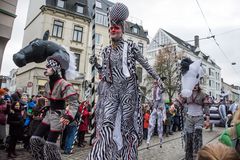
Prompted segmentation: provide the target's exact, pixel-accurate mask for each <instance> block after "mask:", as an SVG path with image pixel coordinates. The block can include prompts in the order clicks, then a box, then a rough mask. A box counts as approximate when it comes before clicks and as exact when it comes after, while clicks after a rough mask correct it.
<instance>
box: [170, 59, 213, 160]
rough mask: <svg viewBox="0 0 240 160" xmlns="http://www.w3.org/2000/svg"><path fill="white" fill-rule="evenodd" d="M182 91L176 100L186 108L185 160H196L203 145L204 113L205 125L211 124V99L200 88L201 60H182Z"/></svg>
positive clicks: (176, 103)
mask: <svg viewBox="0 0 240 160" xmlns="http://www.w3.org/2000/svg"><path fill="white" fill-rule="evenodd" d="M181 66H182V68H181V70H182V91H181V93H180V95H179V97H177V99H176V100H175V101H174V105H175V106H176V107H178V108H181V107H183V108H184V110H186V116H185V120H184V133H185V143H186V144H185V145H186V146H185V160H195V159H196V156H197V152H198V151H199V150H200V148H201V147H202V143H203V142H202V129H203V127H204V114H205V115H206V121H205V127H208V126H209V115H210V113H209V105H210V103H209V99H208V95H207V94H206V93H204V92H203V91H202V90H201V88H200V84H199V81H200V78H201V77H203V69H202V67H201V61H200V60H197V61H195V62H193V61H192V60H191V59H190V58H185V59H183V60H182V62H181Z"/></svg>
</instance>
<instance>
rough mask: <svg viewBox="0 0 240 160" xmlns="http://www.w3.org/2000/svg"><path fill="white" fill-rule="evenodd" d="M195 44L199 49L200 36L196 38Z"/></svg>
mask: <svg viewBox="0 0 240 160" xmlns="http://www.w3.org/2000/svg"><path fill="white" fill-rule="evenodd" d="M194 43H195V47H196V48H197V47H199V36H198V35H196V36H194Z"/></svg>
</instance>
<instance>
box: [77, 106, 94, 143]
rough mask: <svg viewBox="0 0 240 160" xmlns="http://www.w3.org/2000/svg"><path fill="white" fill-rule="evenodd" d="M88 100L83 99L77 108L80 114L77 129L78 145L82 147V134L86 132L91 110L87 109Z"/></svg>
mask: <svg viewBox="0 0 240 160" xmlns="http://www.w3.org/2000/svg"><path fill="white" fill-rule="evenodd" d="M88 106H89V102H88V101H83V102H82V103H81V104H80V106H79V108H78V112H79V114H80V126H79V130H78V146H79V147H84V144H83V142H84V136H85V134H86V133H87V132H88V125H89V116H90V115H91V112H89V111H88Z"/></svg>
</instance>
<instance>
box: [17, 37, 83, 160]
mask: <svg viewBox="0 0 240 160" xmlns="http://www.w3.org/2000/svg"><path fill="white" fill-rule="evenodd" d="M73 56H74V55H72V53H70V52H67V51H66V50H65V49H64V48H63V47H61V46H59V45H57V44H55V43H53V42H51V41H47V40H41V39H36V40H34V41H32V42H30V44H29V45H28V46H26V47H25V48H23V49H22V50H20V52H18V53H16V54H15V55H14V57H13V60H14V62H15V63H16V64H17V65H18V66H19V67H21V66H24V65H25V64H27V63H30V62H37V63H39V62H43V61H45V60H46V59H47V65H46V68H45V72H44V75H45V76H48V77H49V81H48V82H47V83H46V84H45V93H44V94H45V98H47V99H48V103H49V104H48V107H49V108H48V110H47V112H46V115H45V117H44V119H43V120H42V122H41V124H40V125H39V126H38V128H37V129H36V131H35V132H34V133H33V135H32V137H31V139H30V145H31V150H32V154H33V157H34V158H35V159H36V160H42V159H44V160H53V159H55V160H60V159H61V154H60V153H59V151H58V149H57V145H56V141H57V139H58V137H59V135H60V133H61V132H62V130H63V128H64V125H67V124H69V123H71V122H73V121H74V120H75V116H76V113H77V109H78V106H79V104H78V101H77V100H78V94H77V92H76V91H75V90H74V88H73V86H72V84H71V83H69V82H67V81H66V77H65V76H66V75H67V74H68V75H73V73H74V66H75V61H74V58H73ZM68 69H69V70H68ZM71 73H72V74H71ZM73 76H74V75H73ZM71 78H73V77H71ZM66 107H67V108H68V109H67V110H65V109H66ZM47 132H48V137H47V140H46V142H45V141H44V139H43V136H45V134H46V133H47Z"/></svg>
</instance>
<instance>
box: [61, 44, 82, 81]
mask: <svg viewBox="0 0 240 160" xmlns="http://www.w3.org/2000/svg"><path fill="white" fill-rule="evenodd" d="M62 47H64V49H65V50H66V51H67V53H68V54H69V59H70V62H69V68H68V69H67V70H66V73H65V74H66V79H67V80H75V79H76V78H77V77H79V72H78V71H76V56H75V54H74V53H73V52H72V51H70V49H69V48H68V47H66V46H62Z"/></svg>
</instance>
